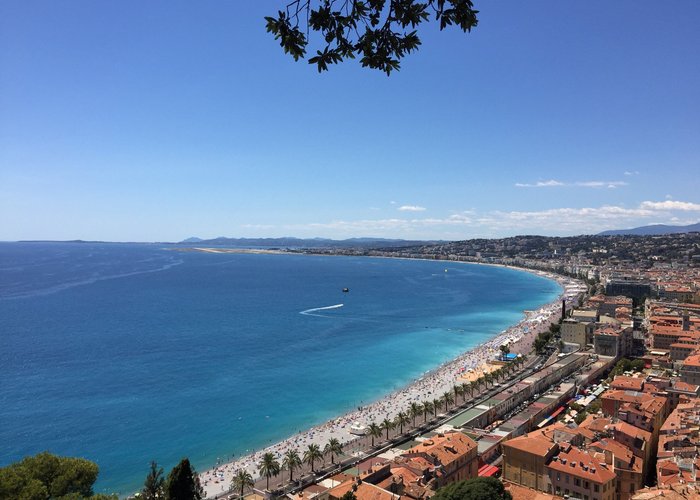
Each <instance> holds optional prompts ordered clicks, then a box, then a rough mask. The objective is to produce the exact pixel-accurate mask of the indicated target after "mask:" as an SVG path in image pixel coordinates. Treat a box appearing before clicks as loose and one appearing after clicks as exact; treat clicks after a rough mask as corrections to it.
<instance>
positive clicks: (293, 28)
mask: <svg viewBox="0 0 700 500" xmlns="http://www.w3.org/2000/svg"><path fill="white" fill-rule="evenodd" d="M387 4H388V5H387ZM478 12H479V11H478V10H475V9H474V5H473V3H472V1H471V0H423V1H421V0H389V1H388V2H387V0H292V1H291V2H289V3H288V4H287V5H286V9H285V10H280V11H278V12H277V15H276V16H268V17H265V21H266V23H267V31H268V32H269V33H272V34H273V35H274V37H275V40H279V43H280V46H281V47H282V48H283V49H284V52H285V53H286V54H289V55H291V56H292V57H293V58H294V60H295V61H298V60H299V59H304V58H305V57H306V51H307V48H308V45H309V40H308V39H307V36H308V35H309V33H310V32H316V33H317V34H318V35H317V36H318V38H319V40H321V42H320V44H319V46H318V47H317V50H316V55H315V56H313V57H310V58H309V60H308V62H309V64H315V65H316V68H317V69H318V71H319V72H321V71H327V70H328V66H329V65H330V64H337V63H339V62H342V61H343V60H345V59H355V58H356V57H359V60H360V64H361V65H362V66H363V67H369V68H372V69H378V70H380V71H383V72H384V73H386V74H387V75H389V74H391V72H392V71H394V70H398V69H400V67H401V63H400V61H401V59H402V58H403V57H404V56H405V55H406V54H410V53H411V52H413V51H414V50H416V49H417V48H418V46H419V45H420V44H421V40H420V38H419V36H418V33H417V30H416V28H417V27H418V26H419V25H420V24H422V23H423V22H425V21H427V20H428V19H429V18H430V17H431V16H433V17H434V18H435V20H436V21H438V23H439V26H440V30H443V29H444V28H446V27H447V26H453V25H454V26H457V27H459V28H460V29H461V30H462V31H463V32H465V33H466V32H468V31H471V29H472V28H473V27H475V26H476V25H477V23H478V20H477V17H476V15H477V14H478Z"/></svg>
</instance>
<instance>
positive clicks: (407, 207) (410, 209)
mask: <svg viewBox="0 0 700 500" xmlns="http://www.w3.org/2000/svg"><path fill="white" fill-rule="evenodd" d="M397 210H400V211H401V212H425V210H426V208H425V207H419V206H418V205H403V206H400V207H399V208H398V209H397Z"/></svg>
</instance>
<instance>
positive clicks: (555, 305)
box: [200, 271, 578, 497]
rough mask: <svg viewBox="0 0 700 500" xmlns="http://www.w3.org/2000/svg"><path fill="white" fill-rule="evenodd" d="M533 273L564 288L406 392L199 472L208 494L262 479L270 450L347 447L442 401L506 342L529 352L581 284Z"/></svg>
mask: <svg viewBox="0 0 700 500" xmlns="http://www.w3.org/2000/svg"><path fill="white" fill-rule="evenodd" d="M535 272H536V273H537V274H539V275H542V276H546V277H547V278H550V279H553V280H556V281H558V282H559V284H560V285H561V286H562V288H564V291H563V292H562V294H561V295H560V296H559V297H558V298H557V299H556V300H555V301H553V302H551V303H549V304H547V305H544V306H542V307H541V308H539V309H537V310H535V311H526V312H525V318H524V319H523V320H521V321H520V322H519V323H518V324H516V325H514V326H512V327H510V328H508V329H506V330H504V331H503V332H501V333H500V334H499V335H497V336H496V337H494V338H492V339H491V340H489V341H488V342H486V343H485V344H481V345H479V346H478V347H475V348H473V349H471V350H469V351H467V352H465V353H463V354H461V355H460V356H458V357H457V358H455V359H453V360H452V361H449V362H447V363H445V364H443V365H441V366H440V367H439V368H437V369H435V370H432V371H430V372H428V373H426V374H424V375H423V376H422V377H420V378H419V379H417V380H415V381H413V382H412V383H411V384H409V385H408V386H406V387H405V388H403V389H400V390H397V391H395V392H393V393H391V394H389V395H388V396H385V397H383V398H381V399H380V400H378V401H376V402H374V403H371V404H368V405H367V406H363V407H361V408H358V409H357V410H355V411H352V412H350V413H347V414H345V415H343V416H341V417H338V418H335V419H333V420H330V421H328V422H326V423H324V424H321V425H318V426H315V427H312V428H310V429H308V430H306V431H303V432H301V433H298V434H295V435H293V436H291V437H290V438H288V439H285V440H284V441H281V442H279V443H277V444H274V445H272V446H269V447H267V448H265V449H262V450H259V451H257V452H255V453H252V454H249V455H246V456H244V457H242V458H239V459H237V460H235V461H232V462H229V463H225V464H221V465H218V466H217V467H215V468H213V469H211V470H208V471H206V472H204V473H202V474H200V481H201V484H202V486H203V488H204V490H205V493H206V496H207V497H213V496H216V495H217V494H219V495H220V494H221V493H222V492H225V491H228V490H229V488H230V486H231V480H232V478H233V475H234V474H235V473H236V471H238V470H240V469H245V470H247V471H248V472H249V473H250V474H251V475H252V477H254V478H257V477H259V475H260V474H259V472H258V464H259V463H260V461H261V459H262V456H263V455H264V454H265V453H267V452H272V453H273V454H274V455H275V456H276V457H277V459H278V460H279V461H280V463H281V461H282V457H283V455H284V453H285V452H286V451H288V450H290V449H296V450H298V451H299V453H300V455H301V454H303V452H304V450H306V449H307V447H308V445H310V444H317V445H318V446H319V447H320V448H321V450H323V448H324V446H325V445H326V443H328V441H329V440H330V439H331V438H335V439H337V440H338V441H340V442H341V443H347V442H349V441H352V440H354V439H356V438H357V436H356V435H354V434H352V433H351V432H350V427H351V426H352V425H353V424H356V423H359V424H361V425H364V426H367V425H369V424H371V423H376V424H380V423H381V422H382V421H383V420H384V419H389V420H391V419H394V418H395V417H396V415H397V414H398V413H399V412H400V411H406V410H407V409H408V408H409V407H410V405H411V403H422V402H425V401H432V400H434V399H439V398H440V396H442V394H443V393H445V392H448V391H452V389H453V387H454V386H455V385H457V384H461V383H464V382H468V381H471V380H475V379H477V378H479V377H481V376H482V375H483V374H484V373H486V372H488V371H491V370H494V369H496V368H498V365H497V364H494V363H493V361H495V360H497V359H498V358H499V356H500V355H501V354H502V353H501V350H500V347H501V346H502V345H504V344H507V345H508V346H509V349H510V352H511V353H513V354H523V355H525V354H528V353H529V352H530V351H531V350H532V344H533V342H534V340H535V338H536V337H537V335H538V334H539V333H540V332H542V331H544V330H546V329H548V328H549V326H550V324H551V323H552V322H556V321H558V319H559V317H560V315H561V299H562V298H564V297H565V296H566V295H567V293H568V292H569V291H570V290H572V289H574V287H576V286H578V282H576V281H574V280H572V279H567V278H564V277H562V276H559V275H554V274H548V273H545V272H541V271H535ZM571 295H573V294H571Z"/></svg>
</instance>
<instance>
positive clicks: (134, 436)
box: [0, 243, 561, 494]
mask: <svg viewBox="0 0 700 500" xmlns="http://www.w3.org/2000/svg"><path fill="white" fill-rule="evenodd" d="M346 287H347V288H348V289H349V292H347V293H345V292H343V288H346ZM560 291H561V289H560V287H559V285H558V284H557V283H555V282H553V281H551V280H548V279H544V278H542V277H539V276H536V275H533V274H531V273H526V272H522V271H516V270H512V269H505V268H500V267H492V266H479V265H467V264H458V263H450V262H435V261H418V260H400V259H380V258H363V257H330V256H328V257H326V256H306V255H269V254H264V255H260V254H214V253H203V252H180V251H175V250H174V249H173V248H172V247H171V246H164V245H145V244H143V245H139V244H91V243H2V244H0V339H1V340H2V348H1V349H0V366H1V367H2V378H1V382H0V442H2V443H3V445H2V448H1V449H0V465H6V464H8V463H11V462H13V461H15V460H18V459H20V458H22V457H23V456H25V455H29V454H34V453H37V452H39V451H43V450H49V451H51V452H53V453H57V454H61V455H71V456H82V457H86V458H88V459H90V460H93V461H95V462H97V463H98V465H99V466H100V476H99V479H98V482H97V484H96V488H95V489H96V491H98V492H118V493H121V494H128V493H131V492H133V491H135V490H137V489H138V488H140V486H141V483H142V481H143V478H144V477H145V475H146V473H147V468H148V464H149V462H150V461H151V460H157V461H158V462H159V463H160V464H161V465H163V466H164V467H165V468H166V470H167V469H169V468H170V467H172V466H173V465H175V463H177V461H178V460H179V459H180V458H182V457H183V456H188V457H189V458H190V459H191V460H192V461H193V463H194V464H195V466H196V467H197V468H198V470H203V469H205V468H207V467H210V466H212V465H213V464H214V463H215V461H216V460H217V459H218V458H222V459H228V458H230V457H231V456H234V455H235V456H240V455H241V454H245V453H246V452H249V451H252V450H254V449H259V448H261V447H264V446H267V445H269V444H271V443H273V442H276V441H278V440H280V439H283V438H285V437H286V436H288V435H290V434H292V433H294V432H296V431H299V430H302V429H306V428H308V427H310V426H312V425H315V424H318V423H321V422H323V421H325V420H328V419H330V418H333V417H335V416H337V415H339V414H341V413H343V412H345V411H348V410H351V409H354V408H356V407H357V406H359V405H362V404H366V403H369V402H371V401H373V400H376V399H378V398H380V397H381V396H383V395H385V394H387V393H389V392H391V391H393V390H395V389H398V388H400V387H402V386H404V385H406V384H407V383H409V382H410V381H411V380H414V379H416V378H418V377H420V376H421V375H422V374H423V373H424V372H425V371H427V370H430V369H432V368H435V367H436V366H438V365H439V364H441V363H443V362H445V361H447V360H449V359H452V358H453V357H455V356H456V355H457V354H459V353H461V352H464V351H465V350H467V349H469V348H472V347H474V346H476V345H479V344H480V343H483V342H484V341H485V340H487V339H489V338H491V337H493V336H494V335H496V334H497V333H499V332H500V331H502V330H503V329H505V328H507V327H508V326H509V325H512V324H514V323H516V322H517V321H519V320H520V319H521V318H522V317H523V310H525V309H535V308H537V307H538V306H539V305H541V304H544V303H546V302H550V301H551V300H553V299H554V298H555V297H556V296H557V295H558V294H559V293H560Z"/></svg>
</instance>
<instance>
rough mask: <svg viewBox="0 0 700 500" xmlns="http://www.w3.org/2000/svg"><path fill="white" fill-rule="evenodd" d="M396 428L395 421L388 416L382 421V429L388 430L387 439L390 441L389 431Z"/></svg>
mask: <svg viewBox="0 0 700 500" xmlns="http://www.w3.org/2000/svg"><path fill="white" fill-rule="evenodd" d="M393 428H394V422H392V421H391V420H389V419H388V418H385V419H384V420H383V421H382V429H384V430H385V431H386V440H387V441H389V431H390V430H391V429H393Z"/></svg>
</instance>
